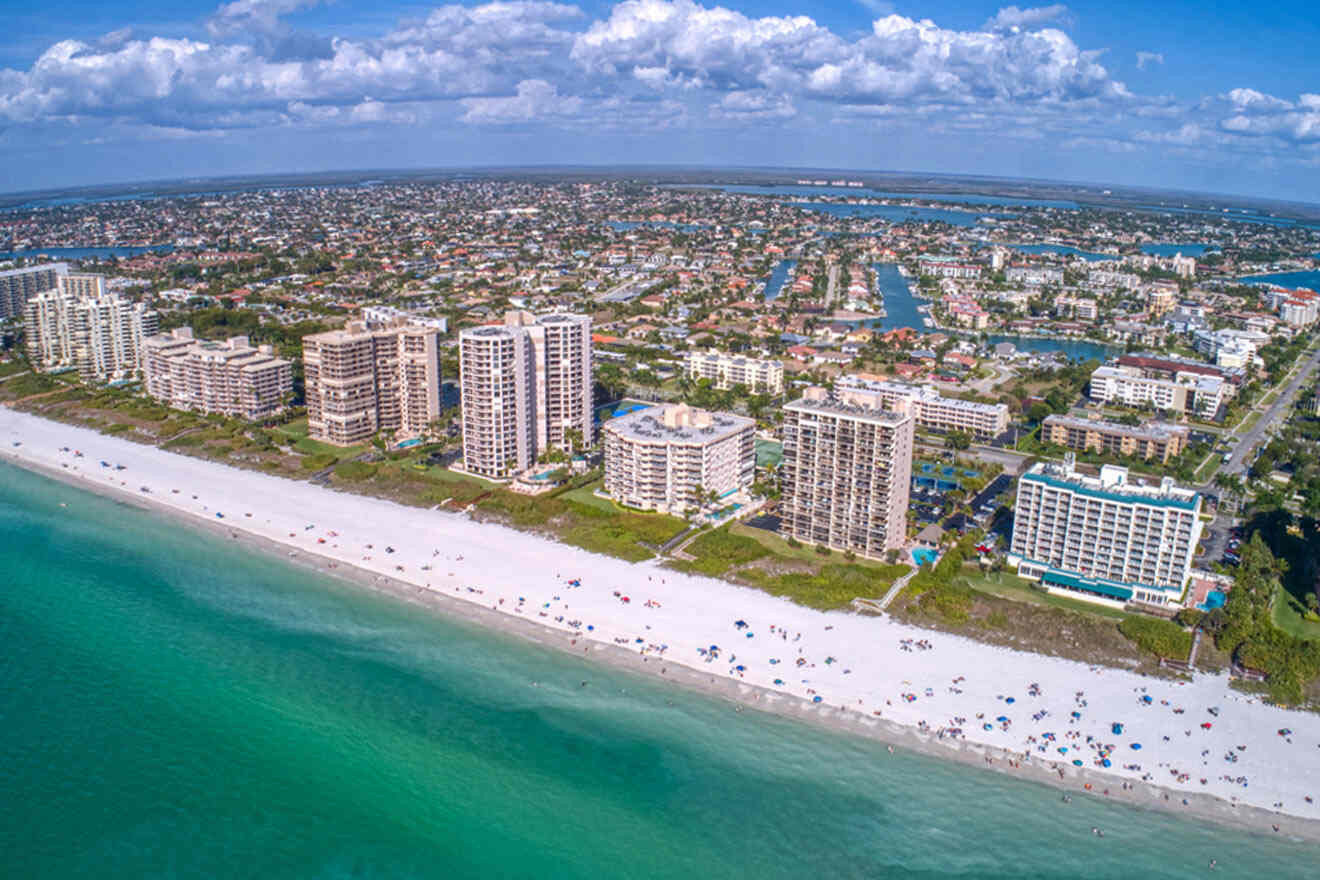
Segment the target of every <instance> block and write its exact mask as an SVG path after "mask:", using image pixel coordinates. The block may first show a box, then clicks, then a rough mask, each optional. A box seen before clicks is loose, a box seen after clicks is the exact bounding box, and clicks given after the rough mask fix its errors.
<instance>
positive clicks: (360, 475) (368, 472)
mask: <svg viewBox="0 0 1320 880" xmlns="http://www.w3.org/2000/svg"><path fill="white" fill-rule="evenodd" d="M375 475H376V466H375V465H374V464H368V463H367V462H365V461H346V462H343V463H341V464H337V465H335V477H336V478H338V479H341V480H349V481H352V482H358V481H359V480H366V479H369V478H371V477H373V476H375Z"/></svg>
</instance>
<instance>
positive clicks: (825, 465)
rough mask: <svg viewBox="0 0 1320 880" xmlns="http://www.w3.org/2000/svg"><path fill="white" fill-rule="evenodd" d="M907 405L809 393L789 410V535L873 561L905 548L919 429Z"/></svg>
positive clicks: (785, 518)
mask: <svg viewBox="0 0 1320 880" xmlns="http://www.w3.org/2000/svg"><path fill="white" fill-rule="evenodd" d="M906 406H907V405H906V404H904V403H899V404H897V405H896V410H893V411H891V410H886V409H883V408H882V407H881V406H880V404H879V402H878V401H877V400H875V399H874V398H862V399H859V400H857V401H853V402H848V401H845V400H843V399H841V398H839V397H837V396H832V395H830V394H829V393H828V392H826V391H825V389H823V388H809V389H807V392H806V394H805V395H804V396H803V397H802V399H801V400H796V401H794V402H792V403H790V404H788V405H787V406H785V407H784V459H783V463H782V464H781V465H780V473H781V489H782V491H783V498H782V500H781V502H780V513H781V517H782V526H781V531H782V532H783V533H784V534H785V535H787V536H790V537H793V538H796V539H798V540H799V541H805V542H807V543H809V544H822V545H824V546H826V547H829V548H832V549H835V550H851V551H852V552H854V553H856V554H857V555H858V556H866V557H869V558H872V559H874V558H879V557H881V556H883V555H884V554H885V551H887V550H891V549H897V548H900V547H902V546H903V544H904V543H905V542H906V540H907V506H908V492H909V490H910V488H911V481H912V443H913V434H914V430H915V429H914V427H913V418H912V415H911V413H910V412H908V411H907V409H906Z"/></svg>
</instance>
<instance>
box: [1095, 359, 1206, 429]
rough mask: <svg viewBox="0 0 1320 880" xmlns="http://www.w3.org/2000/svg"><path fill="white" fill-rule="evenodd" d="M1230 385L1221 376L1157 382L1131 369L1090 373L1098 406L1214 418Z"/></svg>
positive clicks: (1102, 369) (1186, 375)
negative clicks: (1141, 408)
mask: <svg viewBox="0 0 1320 880" xmlns="http://www.w3.org/2000/svg"><path fill="white" fill-rule="evenodd" d="M1230 390H1231V389H1230V387H1229V383H1227V382H1225V381H1224V380H1223V379H1221V378H1220V377H1218V376H1212V375H1207V374H1203V373H1193V372H1179V373H1178V374H1177V378H1175V379H1156V378H1152V377H1150V376H1147V375H1143V373H1142V371H1141V370H1140V369H1138V368H1136V367H1131V366H1121V365H1120V366H1116V367H1111V366H1103V367H1097V368H1096V369H1095V371H1094V372H1092V373H1091V382H1090V396H1091V400H1092V401H1094V402H1095V403H1120V404H1122V405H1124V406H1133V407H1143V408H1149V409H1156V410H1165V411H1168V412H1173V413H1178V414H1183V413H1186V414H1189V415H1195V416H1198V417H1200V418H1202V419H1213V418H1214V417H1215V416H1216V414H1217V413H1218V412H1219V407H1220V405H1221V404H1223V403H1224V401H1225V400H1227V399H1228V397H1229V395H1230Z"/></svg>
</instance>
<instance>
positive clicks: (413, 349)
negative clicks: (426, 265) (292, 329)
mask: <svg viewBox="0 0 1320 880" xmlns="http://www.w3.org/2000/svg"><path fill="white" fill-rule="evenodd" d="M303 370H304V374H305V376H306V385H307V429H308V433H309V434H310V435H311V437H312V438H313V439H315V440H321V441H323V442H325V443H333V444H334V445H336V446H351V445H353V444H355V443H362V442H364V441H366V440H369V439H371V438H372V437H373V436H375V434H376V433H377V432H379V431H392V432H394V439H395V441H396V442H397V441H400V440H404V439H411V438H414V437H418V436H420V435H421V434H422V433H424V432H425V431H426V429H427V427H428V426H429V425H430V424H431V422H433V421H435V420H436V419H437V418H439V417H440V412H441V410H440V331H439V329H437V328H435V327H430V326H422V325H418V324H413V323H410V322H407V321H401V320H400V321H393V322H391V323H389V324H384V325H379V324H367V323H363V322H350V323H349V324H348V325H346V326H345V327H344V329H342V330H331V331H329V332H328V333H317V334H314V335H311V336H308V337H306V338H305V339H304V340H303Z"/></svg>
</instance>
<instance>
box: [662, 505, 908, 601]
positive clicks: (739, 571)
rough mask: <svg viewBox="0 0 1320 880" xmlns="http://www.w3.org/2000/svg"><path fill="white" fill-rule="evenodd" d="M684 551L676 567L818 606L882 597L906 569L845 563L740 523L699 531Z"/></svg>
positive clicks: (836, 556)
mask: <svg viewBox="0 0 1320 880" xmlns="http://www.w3.org/2000/svg"><path fill="white" fill-rule="evenodd" d="M683 552H684V553H686V554H687V555H689V556H692V557H694V558H693V559H691V560H676V561H674V562H673V563H671V566H672V567H673V568H675V569H677V570H679V571H687V572H694V573H697V574H704V575H708V576H711V577H724V578H728V579H730V580H733V581H734V582H735V583H742V584H747V585H749V586H753V587H756V588H757V589H760V590H764V591H765V592H767V593H770V594H771V595H773V596H784V597H786V598H788V599H791V600H793V601H794V602H796V603H797V604H799V605H805V606H807V607H808V608H818V609H822V610H830V609H835V608H847V607H848V606H849V604H850V603H851V602H852V600H853V599H856V598H858V597H862V598H868V599H869V598H877V597H879V596H882V595H884V593H885V591H886V590H888V589H889V587H890V585H891V584H893V582H894V581H895V580H896V579H897V578H899V577H901V576H903V575H904V574H906V573H907V571H908V568H909V566H906V565H901V564H899V565H886V564H885V563H883V562H875V561H873V560H869V559H858V560H856V561H853V562H844V561H843V557H842V556H841V555H840V554H837V553H832V554H830V555H829V556H823V555H821V554H819V553H817V552H816V551H815V550H814V549H811V548H806V547H790V546H789V545H788V544H787V543H786V542H785V541H783V540H782V539H780V538H779V536H778V535H773V534H771V533H769V532H766V531H765V530H764V529H753V528H750V527H748V526H745V525H742V524H741V523H732V524H730V525H728V526H724V527H722V528H718V529H714V530H712V531H708V532H703V533H701V534H700V535H698V536H697V537H696V538H694V539H693V540H692V541H691V542H690V543H688V545H687V546H686V547H684V548H683ZM786 568H790V569H791V570H785V569H786Z"/></svg>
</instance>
